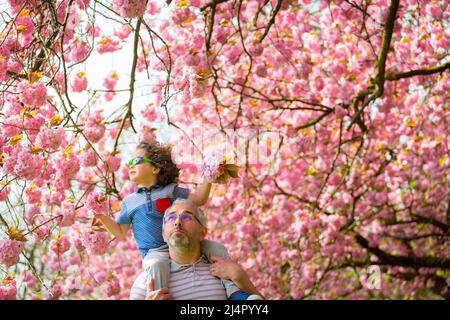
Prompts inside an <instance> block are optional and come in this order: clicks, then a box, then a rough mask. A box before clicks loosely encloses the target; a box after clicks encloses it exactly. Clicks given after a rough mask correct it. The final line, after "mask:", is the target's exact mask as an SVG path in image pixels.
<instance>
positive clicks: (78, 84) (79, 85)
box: [71, 72, 88, 92]
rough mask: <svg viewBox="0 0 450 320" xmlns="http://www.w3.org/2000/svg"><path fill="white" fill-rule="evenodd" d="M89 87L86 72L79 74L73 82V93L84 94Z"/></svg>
mask: <svg viewBox="0 0 450 320" xmlns="http://www.w3.org/2000/svg"><path fill="white" fill-rule="evenodd" d="M87 85H88V82H87V78H86V74H85V73H84V72H78V73H77V75H76V77H75V78H73V80H72V84H71V87H72V91H73V92H82V91H84V90H86V88H87Z"/></svg>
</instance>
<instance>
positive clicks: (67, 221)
mask: <svg viewBox="0 0 450 320" xmlns="http://www.w3.org/2000/svg"><path fill="white" fill-rule="evenodd" d="M55 215H62V219H61V220H60V221H61V223H60V226H61V227H69V226H71V225H73V224H74V223H75V218H76V211H75V205H74V204H73V203H72V202H68V201H64V202H63V203H62V205H61V208H60V209H57V210H56V211H55Z"/></svg>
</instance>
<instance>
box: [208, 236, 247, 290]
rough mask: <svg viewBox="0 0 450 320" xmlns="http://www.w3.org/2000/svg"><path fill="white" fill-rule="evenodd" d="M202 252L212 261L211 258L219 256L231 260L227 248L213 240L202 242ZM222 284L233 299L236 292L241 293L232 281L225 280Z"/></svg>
mask: <svg viewBox="0 0 450 320" xmlns="http://www.w3.org/2000/svg"><path fill="white" fill-rule="evenodd" d="M201 251H202V253H203V254H204V255H206V257H207V258H208V259H209V260H211V256H218V257H221V258H224V259H230V256H229V255H228V251H227V248H225V246H224V245H223V244H221V243H219V242H216V241H212V240H202V242H201ZM221 280H222V284H223V286H224V287H225V290H226V291H227V297H229V298H230V297H231V296H232V295H233V294H236V292H238V291H241V290H240V289H239V288H238V287H237V286H236V285H235V284H234V282H233V281H231V280H225V279H221Z"/></svg>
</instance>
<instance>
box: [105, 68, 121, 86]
mask: <svg viewBox="0 0 450 320" xmlns="http://www.w3.org/2000/svg"><path fill="white" fill-rule="evenodd" d="M118 80H119V75H118V74H117V73H116V72H114V71H113V72H110V73H109V75H108V77H106V78H105V80H103V85H104V86H105V88H106V89H108V90H114V88H115V86H116V84H117V81H118Z"/></svg>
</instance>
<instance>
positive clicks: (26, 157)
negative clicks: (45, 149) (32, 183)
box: [14, 148, 44, 180]
mask: <svg viewBox="0 0 450 320" xmlns="http://www.w3.org/2000/svg"><path fill="white" fill-rule="evenodd" d="M43 164H44V160H43V159H42V157H41V156H39V155H36V154H32V153H31V152H30V151H28V150H27V149H26V148H22V149H21V150H20V151H19V153H18V155H17V158H16V164H15V166H14V173H15V175H16V176H17V177H20V178H23V179H26V180H33V179H34V178H36V177H38V176H39V175H40V174H41V169H42V166H43Z"/></svg>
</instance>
